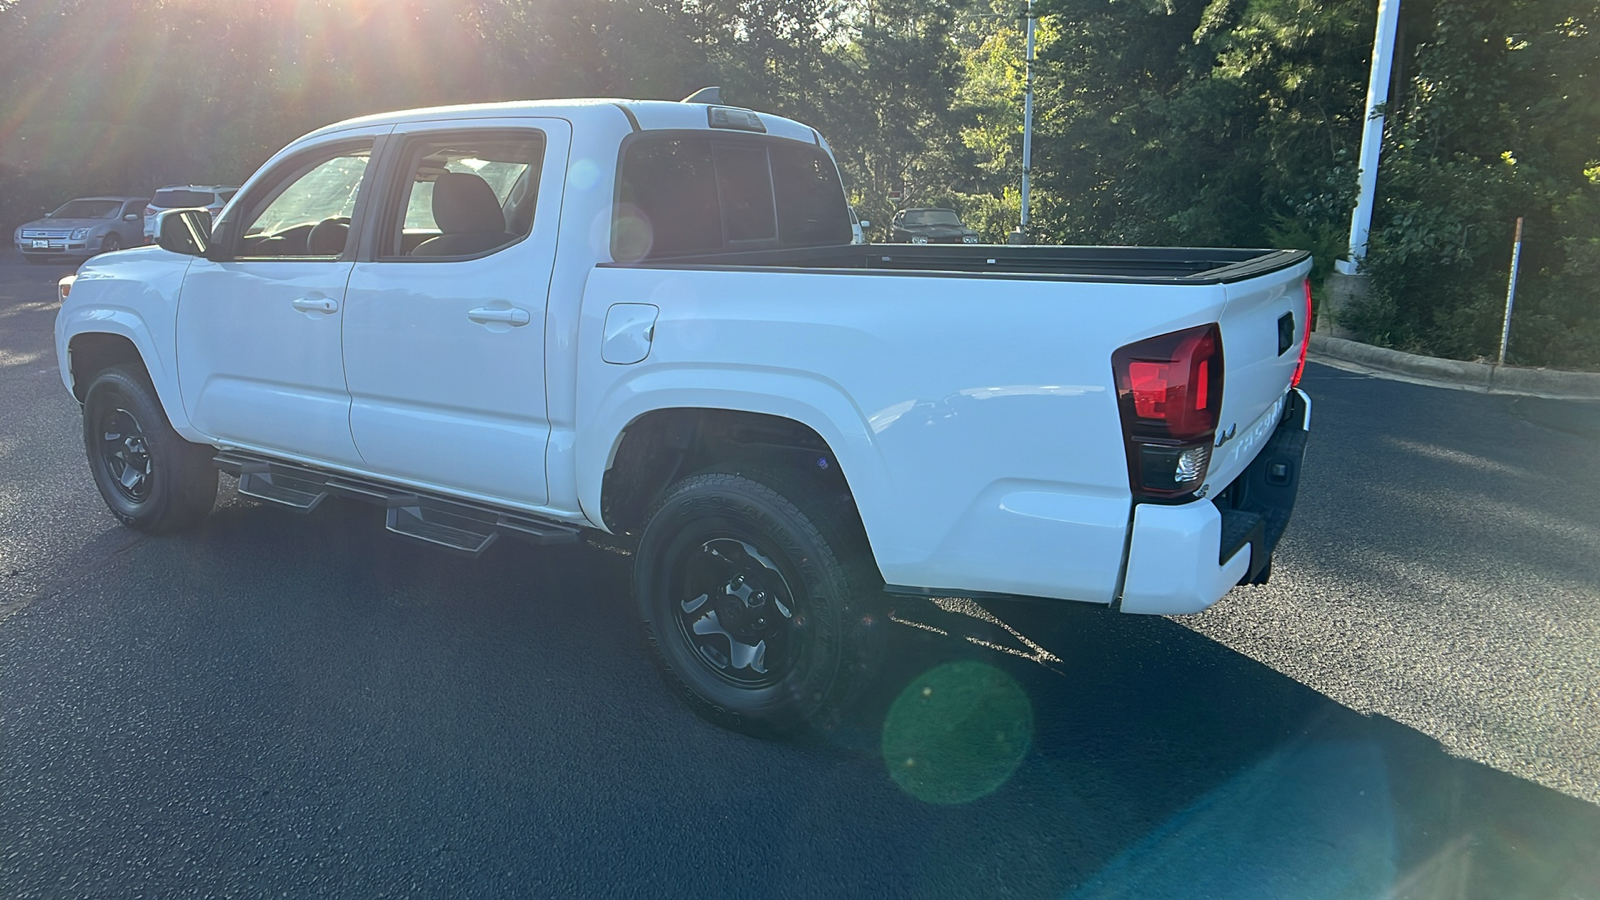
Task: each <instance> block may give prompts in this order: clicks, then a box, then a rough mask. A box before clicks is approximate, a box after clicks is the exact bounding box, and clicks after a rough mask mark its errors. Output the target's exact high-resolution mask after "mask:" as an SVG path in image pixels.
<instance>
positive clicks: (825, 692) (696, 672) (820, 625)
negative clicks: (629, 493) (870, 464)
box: [634, 469, 883, 737]
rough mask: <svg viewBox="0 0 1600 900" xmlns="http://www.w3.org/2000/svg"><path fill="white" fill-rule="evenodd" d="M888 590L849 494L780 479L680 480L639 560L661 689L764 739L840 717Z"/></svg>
mask: <svg viewBox="0 0 1600 900" xmlns="http://www.w3.org/2000/svg"><path fill="white" fill-rule="evenodd" d="M882 590H883V582H882V580H881V579H880V578H879V577H878V575H877V571H876V568H875V567H873V566H871V565H870V553H869V551H868V549H867V546H866V540H865V535H864V534H863V533H862V530H861V525H860V521H859V519H858V518H857V517H856V514H855V507H854V505H853V504H851V503H850V501H849V498H848V496H844V497H840V496H839V492H838V487H837V484H836V483H834V484H813V483H807V482H806V481H804V480H802V479H799V478H796V477H795V475H794V474H793V473H790V472H785V471H782V470H770V469H769V470H765V471H763V470H742V471H710V472H703V473H700V474H698V475H691V476H689V477H687V478H685V479H683V480H682V481H679V482H678V483H677V484H675V485H673V486H672V487H671V488H669V489H668V490H667V493H666V495H665V497H663V499H662V500H661V501H660V502H659V503H658V504H657V505H656V507H655V509H654V510H653V511H652V512H651V514H650V515H649V516H648V518H647V521H646V524H645V528H644V532H643V534H642V535H641V537H640V541H639V547H638V550H637V551H636V552H635V554H634V596H635V599H636V600H637V602H638V604H639V612H640V617H641V619H642V620H643V623H644V626H645V632H646V635H647V637H648V638H649V640H650V643H651V646H652V647H653V648H654V650H655V652H656V661H657V663H658V664H659V665H660V668H661V671H662V673H663V675H664V676H665V677H666V679H667V681H668V683H669V684H671V685H672V686H673V687H675V688H677V689H678V690H679V691H680V692H681V693H682V694H683V695H684V697H685V698H686V699H687V700H688V702H689V705H690V706H691V707H693V708H694V710H695V711H696V712H697V713H699V714H700V715H701V716H703V717H705V718H707V719H709V720H710V721H712V722H714V723H716V724H718V725H721V726H723V727H726V728H731V729H734V730H737V731H743V732H747V733H751V734H757V735H761V736H767V737H772V736H783V735H792V734H796V733H799V732H803V731H807V730H818V729H823V730H825V729H828V728H830V727H832V726H833V725H834V724H836V723H837V722H838V720H839V714H840V712H841V711H842V710H843V709H845V708H846V707H847V705H848V701H849V699H850V698H851V697H852V696H853V695H854V693H855V691H856V689H857V688H858V687H859V685H860V684H861V683H862V682H864V681H865V680H866V677H867V676H868V674H869V672H870V670H871V668H872V664H873V661H874V659H875V657H876V655H877V646H878V644H879V642H880V641H881V632H882V625H881V616H879V615H877V613H876V610H877V607H878V605H879V599H880V598H881V596H882Z"/></svg>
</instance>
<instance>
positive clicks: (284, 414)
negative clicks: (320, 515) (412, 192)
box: [177, 129, 387, 466]
mask: <svg viewBox="0 0 1600 900" xmlns="http://www.w3.org/2000/svg"><path fill="white" fill-rule="evenodd" d="M385 130H387V129H385ZM375 139H376V135H368V136H362V137H354V138H351V139H350V140H348V141H340V142H339V143H337V144H334V145H323V146H322V147H320V148H319V149H316V150H311V151H308V152H307V153H304V154H297V155H293V156H290V157H288V158H286V159H284V160H283V161H282V162H280V163H278V164H276V165H275V166H274V168H273V169H272V170H271V171H269V172H267V173H266V175H265V176H264V177H263V178H262V179H259V180H258V181H257V182H256V184H254V185H252V187H251V191H250V195H249V196H247V197H245V198H244V199H243V202H242V203H240V204H238V208H237V209H236V210H235V211H233V212H231V213H230V215H229V217H228V218H229V219H233V220H234V221H225V222H224V223H222V224H221V225H220V227H219V228H218V229H217V231H218V234H217V235H216V238H217V239H218V247H219V250H220V251H221V253H220V256H221V257H222V261H212V260H206V259H197V260H195V261H194V263H193V264H192V265H191V266H190V267H189V271H188V273H187V274H186V275H185V276H184V280H183V290H182V293H181V295H180V297H179V302H178V327H177V344H178V383H179V385H180V387H181V389H182V393H183V405H184V408H185V410H186V411H187V412H188V414H189V420H190V421H191V422H192V423H194V426H195V427H196V428H198V429H199V430H200V431H202V432H204V433H205V434H207V435H209V436H210V437H212V438H213V439H214V440H217V441H218V442H221V443H225V444H229V445H233V446H239V447H245V448H250V449H257V450H262V451H266V452H270V453H272V454H274V455H279V456H290V457H298V458H300V459H304V460H307V461H311V462H321V463H330V464H335V465H346V466H359V465H360V464H361V456H360V454H359V453H357V452H356V446H355V441H354V440H353V439H352V438H351V436H350V392H349V390H348V388H347V387H346V386H345V377H344V365H343V360H342V358H341V354H342V349H343V348H342V346H341V330H342V328H343V326H344V319H345V311H344V302H345V286H346V284H347V283H348V282H349V279H350V269H351V267H352V265H354V263H353V255H352V252H351V251H349V250H347V244H351V243H352V242H351V241H350V240H349V235H350V232H351V226H352V221H353V220H355V221H356V222H357V225H358V226H359V218H357V217H359V216H360V215H361V214H362V213H363V212H364V203H365V198H366V194H367V193H369V189H368V188H367V187H366V186H365V185H366V184H367V182H369V181H371V180H372V174H373V173H372V172H371V171H370V167H369V166H368V163H369V162H370V161H371V159H372V153H373V145H374V142H375Z"/></svg>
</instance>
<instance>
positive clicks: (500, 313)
mask: <svg viewBox="0 0 1600 900" xmlns="http://www.w3.org/2000/svg"><path fill="white" fill-rule="evenodd" d="M467 318H469V319H471V320H472V321H474V322H477V323H478V324H479V325H489V324H496V325H510V326H512V327H513V328H518V327H521V326H523V325H526V324H528V323H529V322H531V321H533V317H532V316H529V315H528V311H527V310H525V309H518V308H516V307H514V306H513V307H511V308H510V309H490V308H489V307H487V306H480V307H478V308H477V309H473V310H468V311H467Z"/></svg>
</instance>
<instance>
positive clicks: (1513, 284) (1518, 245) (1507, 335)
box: [1500, 216, 1522, 366]
mask: <svg viewBox="0 0 1600 900" xmlns="http://www.w3.org/2000/svg"><path fill="white" fill-rule="evenodd" d="M1521 261H1522V217H1521V216H1517V236H1516V237H1514V238H1512V240H1511V279H1510V281H1509V282H1508V283H1507V284H1506V323H1505V324H1504V325H1502V326H1501V327H1500V365H1502V366H1503V365H1505V364H1506V348H1507V347H1508V346H1510V345H1511V304H1512V303H1515V302H1516V299H1517V264H1518V263H1520V262H1521Z"/></svg>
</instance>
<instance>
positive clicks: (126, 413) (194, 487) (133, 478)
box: [83, 366, 217, 534]
mask: <svg viewBox="0 0 1600 900" xmlns="http://www.w3.org/2000/svg"><path fill="white" fill-rule="evenodd" d="M83 444H84V450H85V451H87V453H88V457H89V471H90V474H92V475H93V476H94V483H95V487H97V488H99V490H100V497H101V499H103V500H105V502H106V506H107V507H108V508H109V509H110V510H111V513H112V515H114V516H116V517H117V519H118V521H120V522H122V523H123V524H124V525H127V526H129V527H130V528H137V529H139V530H140V531H148V532H152V533H156V534H165V533H169V532H174V531H181V530H183V529H185V528H190V527H192V526H194V525H196V524H198V523H199V522H200V521H201V520H203V519H204V518H205V517H206V516H207V515H209V514H210V513H211V507H212V506H213V505H215V503H216V499H217V470H216V468H215V467H214V466H212V464H211V457H212V456H213V455H214V454H215V452H216V451H215V450H213V449H212V448H211V447H208V446H205V445H203V444H191V443H189V442H188V441H186V440H184V439H183V438H182V437H180V436H179V435H178V433H177V432H176V431H174V430H173V429H172V424H171V423H170V422H168V421H167V416H166V413H165V411H164V410H163V409H162V407H161V401H160V398H159V397H158V396H157V395H156V392H155V388H153V387H152V386H151V384H150V380H149V377H148V376H147V375H146V374H145V373H144V370H143V369H142V368H139V367H136V366H112V367H111V368H109V369H106V370H104V371H102V372H100V373H99V374H97V375H95V377H94V380H93V381H92V382H90V384H89V389H88V391H86V392H85V394H84V400H83Z"/></svg>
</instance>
